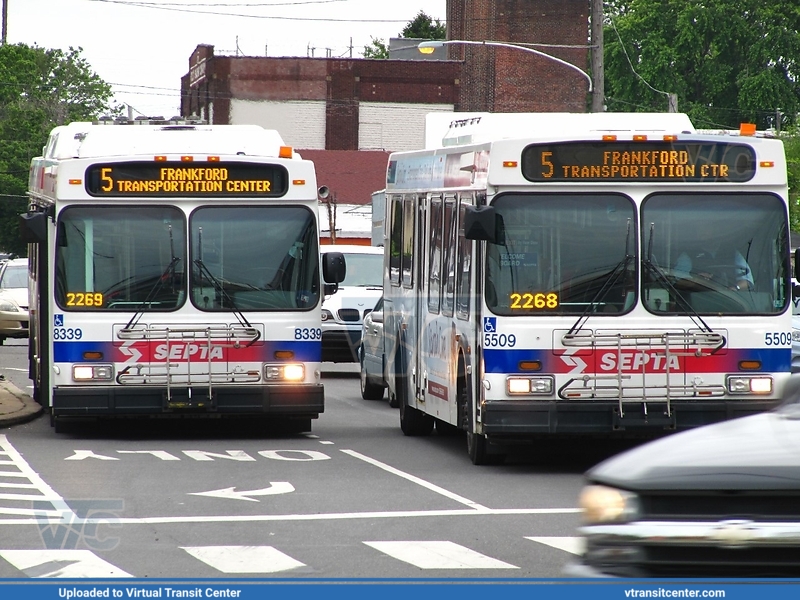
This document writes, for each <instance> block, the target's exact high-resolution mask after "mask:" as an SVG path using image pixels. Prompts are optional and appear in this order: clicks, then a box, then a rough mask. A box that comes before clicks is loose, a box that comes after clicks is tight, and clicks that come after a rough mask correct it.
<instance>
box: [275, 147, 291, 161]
mask: <svg viewBox="0 0 800 600" xmlns="http://www.w3.org/2000/svg"><path fill="white" fill-rule="evenodd" d="M278 158H292V147H291V146H281V149H280V150H278Z"/></svg>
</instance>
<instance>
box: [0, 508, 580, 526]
mask: <svg viewBox="0 0 800 600" xmlns="http://www.w3.org/2000/svg"><path fill="white" fill-rule="evenodd" d="M579 512H581V509H580V508H500V509H492V508H487V509H486V510H480V511H478V510H474V509H454V510H408V511H400V510H396V511H376V512H350V513H314V514H305V515H304V514H287V515H205V516H203V515H196V516H182V517H119V518H112V517H109V518H99V517H98V518H89V519H81V518H79V517H76V516H74V517H72V518H71V519H69V520H67V521H65V522H67V523H69V524H76V525H77V524H92V525H102V524H104V523H105V524H111V525H117V524H119V525H157V524H169V523H264V522H270V521H278V522H291V521H347V520H357V519H408V518H419V517H485V516H508V515H510V516H515V515H567V514H576V513H579ZM47 523H50V524H55V522H54V521H53V520H52V519H50V520H48V519H18V520H13V521H12V520H9V519H5V520H4V519H0V525H40V524H47Z"/></svg>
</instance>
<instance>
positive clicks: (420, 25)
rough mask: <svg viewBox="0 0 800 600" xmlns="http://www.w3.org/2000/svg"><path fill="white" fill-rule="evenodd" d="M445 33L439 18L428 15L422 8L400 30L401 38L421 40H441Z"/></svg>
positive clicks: (445, 30)
mask: <svg viewBox="0 0 800 600" xmlns="http://www.w3.org/2000/svg"><path fill="white" fill-rule="evenodd" d="M446 35H447V27H446V26H445V25H444V24H443V23H442V22H441V21H439V19H433V18H431V17H429V16H428V15H426V14H425V12H424V11H422V10H421V11H419V14H418V15H417V16H416V17H414V18H413V19H412V20H411V21H409V22H408V25H406V26H405V27H404V28H403V31H401V32H400V37H402V38H417V39H423V40H443V39H445V36H446Z"/></svg>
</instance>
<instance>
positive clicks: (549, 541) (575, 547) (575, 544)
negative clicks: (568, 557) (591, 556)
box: [525, 536, 584, 554]
mask: <svg viewBox="0 0 800 600" xmlns="http://www.w3.org/2000/svg"><path fill="white" fill-rule="evenodd" d="M525 537H526V539H529V540H531V541H534V542H539V543H540V544H546V545H547V546H550V547H552V548H557V549H559V550H564V551H565V552H571V553H572V554H582V553H583V547H584V540H583V538H582V537H555V536H553V537H530V536H525Z"/></svg>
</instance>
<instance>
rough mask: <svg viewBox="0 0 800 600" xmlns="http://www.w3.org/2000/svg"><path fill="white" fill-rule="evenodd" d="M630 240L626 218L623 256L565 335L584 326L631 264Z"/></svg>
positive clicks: (575, 331) (629, 221)
mask: <svg viewBox="0 0 800 600" xmlns="http://www.w3.org/2000/svg"><path fill="white" fill-rule="evenodd" d="M630 242H631V220H630V219H628V228H627V233H626V235H625V258H623V259H622V260H621V261H619V262H618V263H617V264H616V265H614V268H613V269H611V271H609V272H608V275H607V276H606V281H605V283H603V286H602V287H601V288H600V289H599V290H597V293H596V294H595V295H594V298H592V300H591V302H589V304H588V305H587V306H586V308H585V309H584V310H583V312H582V313H581V315H580V316H579V317H578V320H577V321H575V324H574V325H573V326H572V327H571V328H570V330H569V331H568V332H567V335H570V334H575V333H577V332H578V331H580V330H581V328H582V327H583V326H584V324H585V323H586V321H588V320H589V314H590V313H591V312H593V309H594V308H595V307H596V306H597V305H598V304H599V303H600V302H602V301H603V299H604V298H605V297H606V295H607V294H608V292H609V291H610V290H611V288H612V287H614V284H615V283H616V282H617V280H619V278H620V277H621V276H622V274H623V273H624V272H625V271H626V270H627V269H628V265H630V264H631V261H633V254H631V252H630Z"/></svg>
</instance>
